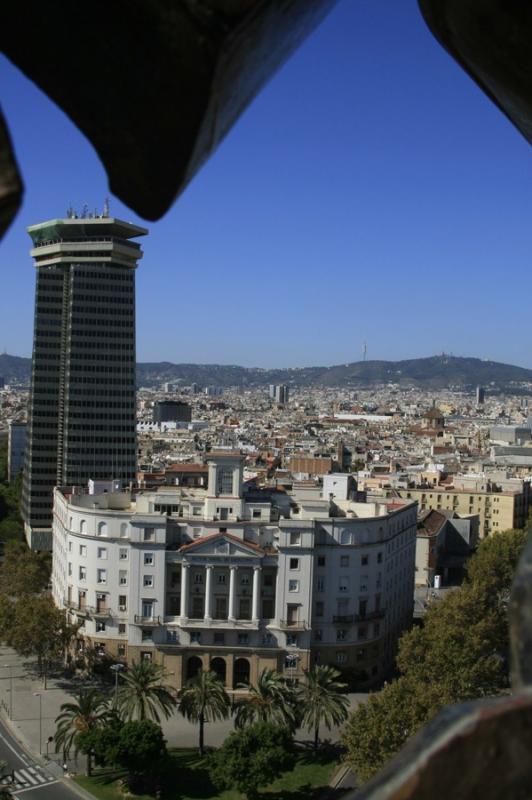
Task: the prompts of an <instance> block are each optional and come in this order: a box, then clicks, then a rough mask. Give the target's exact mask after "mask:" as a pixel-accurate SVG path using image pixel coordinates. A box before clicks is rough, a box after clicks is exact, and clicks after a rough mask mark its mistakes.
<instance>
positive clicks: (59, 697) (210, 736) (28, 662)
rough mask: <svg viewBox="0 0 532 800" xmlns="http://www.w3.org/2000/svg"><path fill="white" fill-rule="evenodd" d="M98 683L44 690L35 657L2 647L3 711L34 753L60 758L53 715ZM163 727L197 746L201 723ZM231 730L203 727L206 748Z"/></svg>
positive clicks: (305, 736) (353, 700)
mask: <svg viewBox="0 0 532 800" xmlns="http://www.w3.org/2000/svg"><path fill="white" fill-rule="evenodd" d="M11 685H12V686H13V697H12V698H11V696H10V695H11ZM99 685H100V684H99V683H98V682H97V681H96V680H90V681H84V680H82V679H80V678H74V679H65V678H63V677H61V676H54V677H51V678H49V679H48V686H47V688H46V689H44V688H43V682H42V680H41V679H40V678H39V677H38V676H37V669H36V662H35V661H34V660H32V659H25V658H22V657H20V656H18V655H17V654H16V653H15V652H14V651H13V650H11V649H10V648H7V647H0V715H1V716H2V718H3V719H8V720H9V721H10V728H11V730H12V731H13V733H14V734H15V736H16V737H17V738H18V739H19V741H21V742H22V744H24V745H25V746H26V747H27V748H28V750H30V751H31V752H32V753H36V754H38V753H39V752H41V753H42V755H43V756H44V757H45V758H46V756H47V755H48V756H49V758H50V759H51V760H52V761H56V762H57V761H58V760H59V756H58V755H57V754H55V752H54V745H53V742H52V743H50V744H48V742H47V740H48V738H49V737H52V736H53V735H54V733H55V718H56V717H57V715H58V714H59V712H60V707H61V704H62V703H66V702H71V701H72V699H73V698H75V697H76V695H77V694H78V693H79V690H80V689H82V688H88V687H89V686H95V687H97V686H99ZM106 688H107V690H109V688H108V687H106ZM348 696H349V701H350V709H351V710H352V709H354V708H356V707H357V706H358V705H359V704H360V703H362V702H364V701H365V699H366V698H367V696H368V695H367V694H365V693H364V694H350V695H348ZM11 703H12V706H11ZM11 708H12V710H13V714H12V718H10V717H11V714H10V711H11ZM41 710H42V712H41ZM162 728H163V731H164V735H165V737H166V740H167V742H168V745H169V746H170V747H196V746H197V743H198V726H197V725H194V724H192V723H190V722H187V720H185V719H184V718H183V717H182V716H181V715H180V714H179V713H175V714H173V715H172V717H170V719H168V720H165V721H164V722H163V725H162ZM232 731H233V720H232V719H228V720H222V721H221V722H212V723H208V724H207V725H206V726H205V744H206V745H207V747H209V746H210V747H218V746H219V745H221V744H222V742H223V741H224V739H225V738H226V737H227V735H228V734H229V733H231V732H232ZM320 738H321V739H323V740H325V739H328V740H330V741H332V742H335V741H338V738H339V732H338V729H333V730H331V731H328V730H327V729H326V728H322V730H320ZM296 739H297V740H298V741H309V740H311V739H312V734H309V733H307V732H306V731H303V730H299V731H298V732H297V733H296ZM47 751H48V752H47ZM82 758H83V757H81V756H80V760H79V763H76V762H75V761H73V762H72V763H71V764H70V765H69V766H70V767H71V769H72V770H76V769H82V767H83V760H82Z"/></svg>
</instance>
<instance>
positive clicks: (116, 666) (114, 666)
mask: <svg viewBox="0 0 532 800" xmlns="http://www.w3.org/2000/svg"><path fill="white" fill-rule="evenodd" d="M109 669H112V670H113V672H114V674H115V699H114V706H115V708H116V707H117V705H118V673H119V672H120V671H121V670H123V669H124V665H123V664H111V666H110V667H109Z"/></svg>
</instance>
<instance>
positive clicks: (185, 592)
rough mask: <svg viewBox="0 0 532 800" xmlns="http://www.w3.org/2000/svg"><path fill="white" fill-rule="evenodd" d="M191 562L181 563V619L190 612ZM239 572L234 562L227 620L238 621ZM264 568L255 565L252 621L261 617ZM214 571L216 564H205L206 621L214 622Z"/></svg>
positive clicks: (230, 576) (231, 572)
mask: <svg viewBox="0 0 532 800" xmlns="http://www.w3.org/2000/svg"><path fill="white" fill-rule="evenodd" d="M190 567H191V565H190V564H182V565H181V608H180V616H181V619H188V615H189V614H188V612H189V585H190ZM237 572H238V566H237V565H236V564H232V565H231V566H230V567H229V607H228V613H227V620H228V621H229V622H236V619H237V615H236V592H237ZM261 572H262V568H261V567H260V566H259V565H254V566H253V591H252V595H251V597H252V600H251V621H252V622H258V621H259V619H260V585H261ZM213 573H214V565H213V564H206V565H205V606H204V613H203V620H204V622H212V603H213Z"/></svg>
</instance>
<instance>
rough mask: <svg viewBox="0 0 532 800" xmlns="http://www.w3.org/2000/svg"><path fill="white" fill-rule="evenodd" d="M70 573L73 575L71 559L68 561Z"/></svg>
mask: <svg viewBox="0 0 532 800" xmlns="http://www.w3.org/2000/svg"><path fill="white" fill-rule="evenodd" d="M68 574H69V575H72V562H71V561H69V562H68Z"/></svg>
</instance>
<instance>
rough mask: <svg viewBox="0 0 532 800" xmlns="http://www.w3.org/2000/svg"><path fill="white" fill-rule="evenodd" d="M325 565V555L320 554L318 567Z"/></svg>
mask: <svg viewBox="0 0 532 800" xmlns="http://www.w3.org/2000/svg"><path fill="white" fill-rule="evenodd" d="M324 566H325V556H318V567H324Z"/></svg>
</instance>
